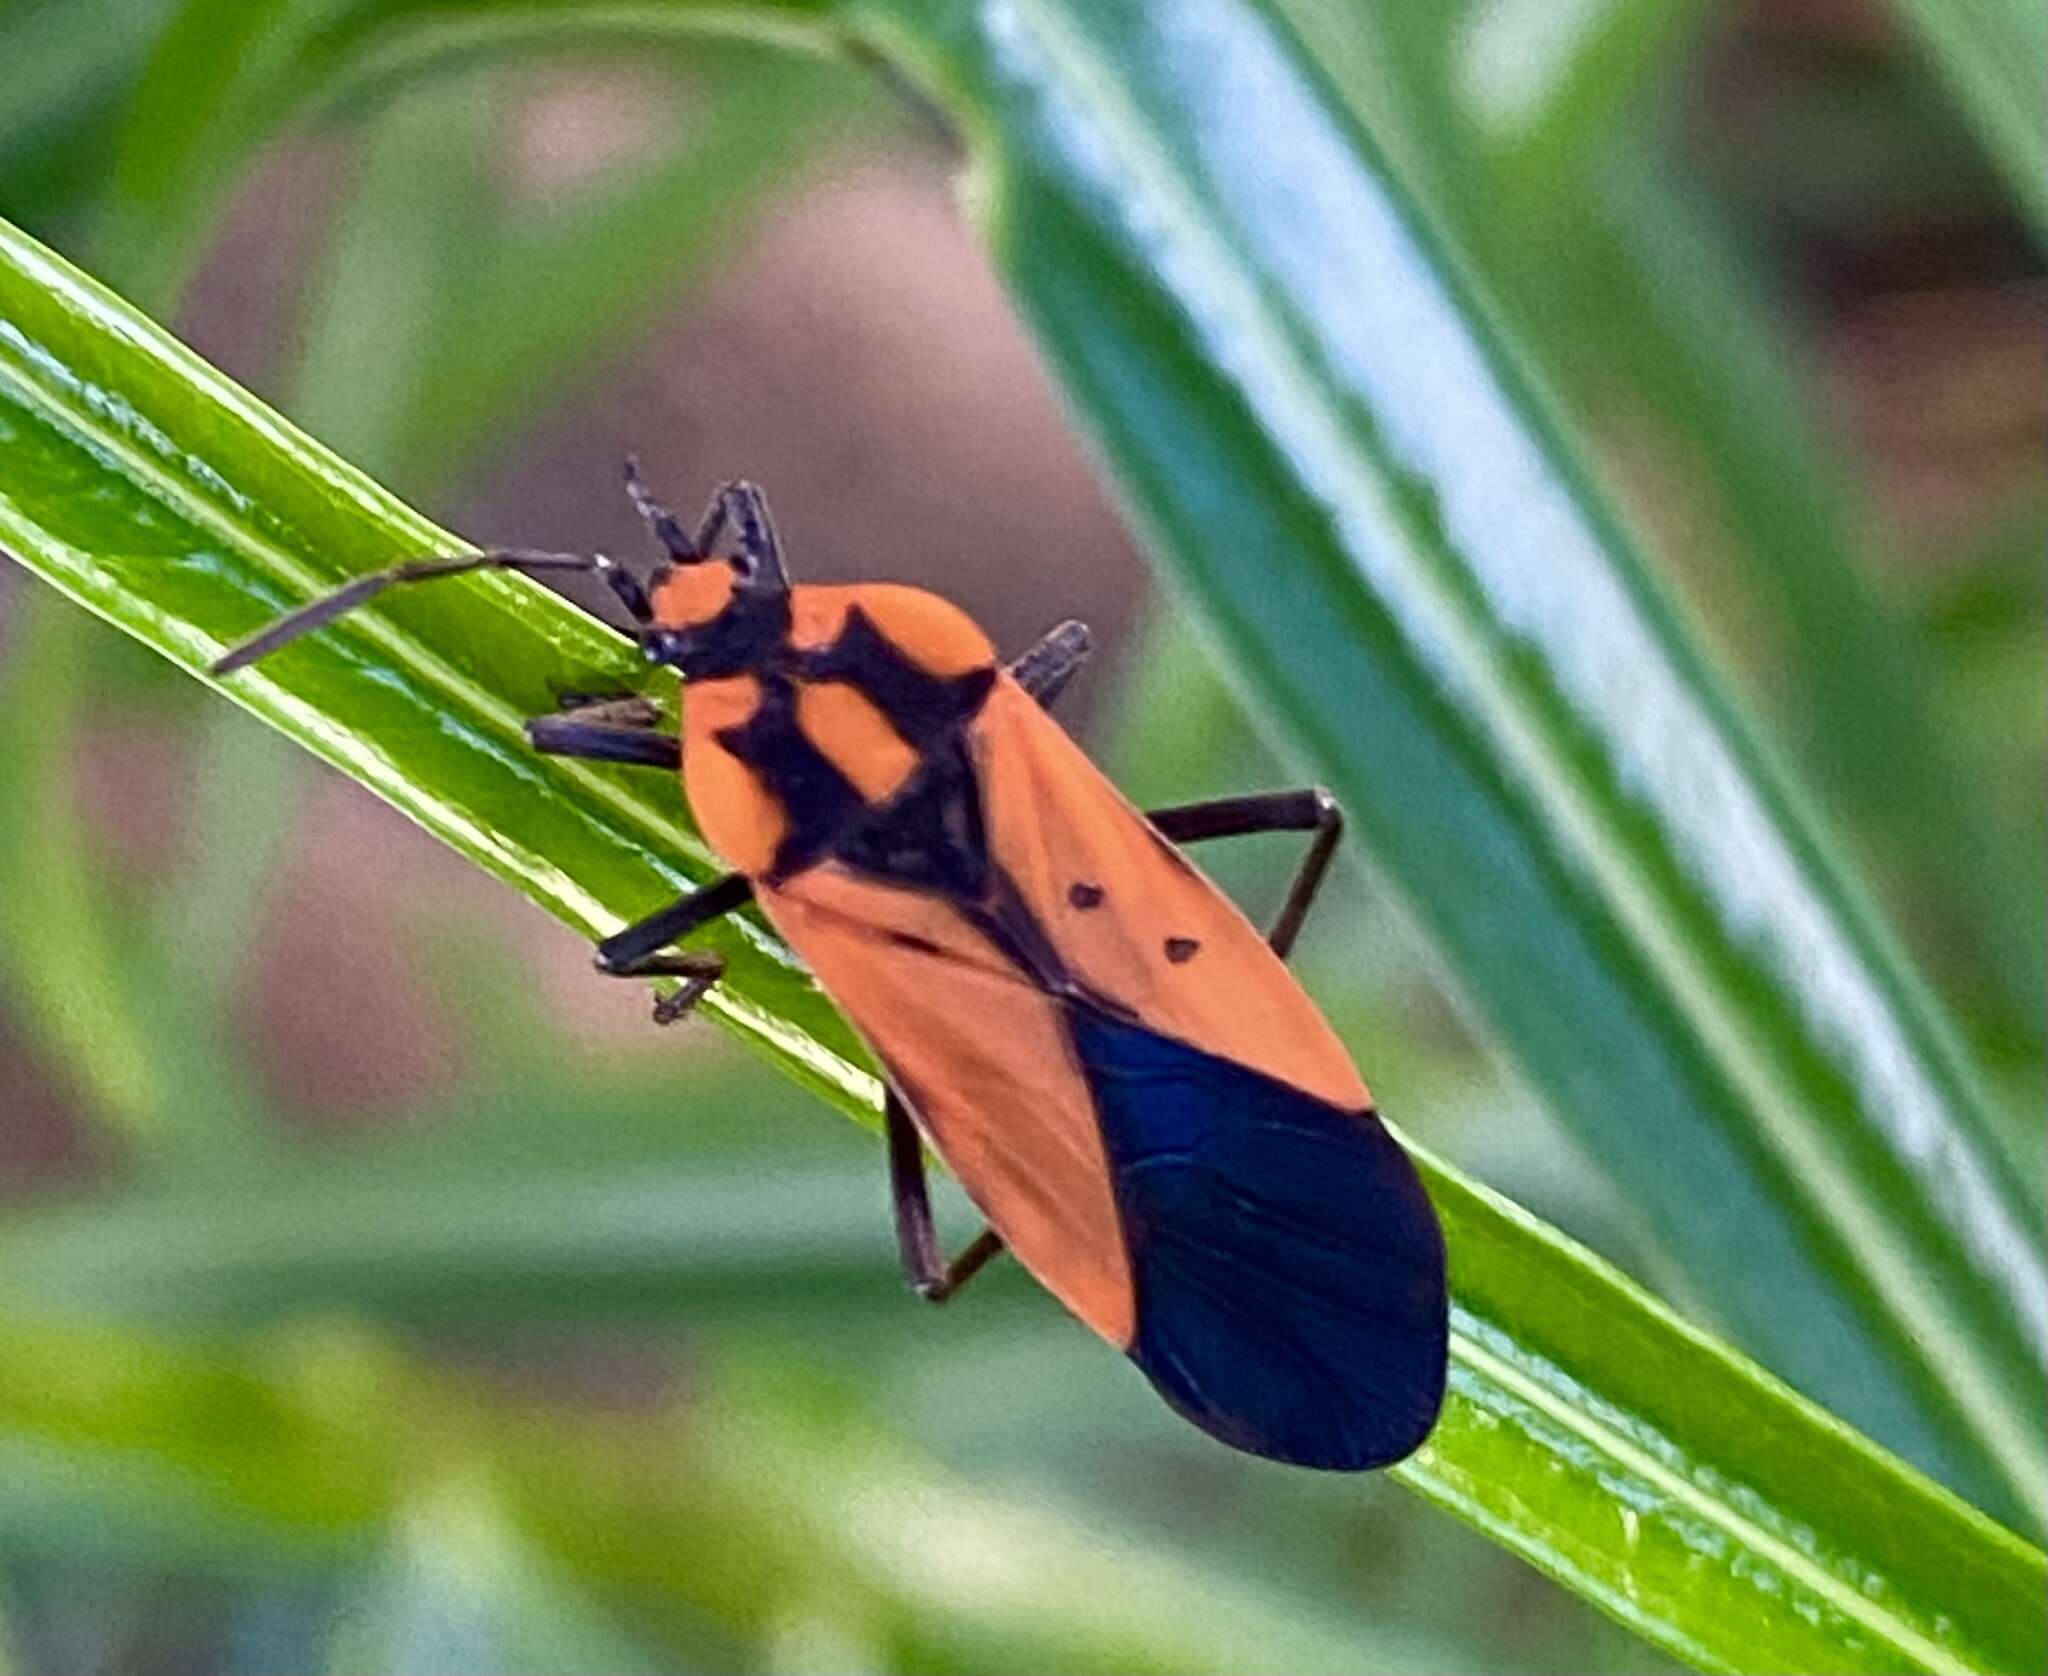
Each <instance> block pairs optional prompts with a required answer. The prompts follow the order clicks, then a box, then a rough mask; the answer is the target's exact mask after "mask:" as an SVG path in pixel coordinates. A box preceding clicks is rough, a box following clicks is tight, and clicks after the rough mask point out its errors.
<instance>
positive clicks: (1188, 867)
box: [971, 675, 1372, 1111]
mask: <svg viewBox="0 0 2048 1676" xmlns="http://www.w3.org/2000/svg"><path fill="white" fill-rule="evenodd" d="M971 738H972V740H973V744H974V754H975V766H976V768H977V770H978V771H979V773H980V775H981V784H982V797H983V801H984V804H985V809H986V815H987V826H988V834H989V848H990V851H991V853H992V854H993V856H994V858H995V860H996V861H997V862H998V863H999V864H1000V865H1001V866H1002V868H1003V869H1004V870H1005V871H1006V872H1007V873H1008V874H1009V875H1010V878H1011V879H1012V881H1014V882H1015V884H1016V885H1017V887H1018V888H1019V889H1020V890H1021V891H1022V892H1023V894H1024V898H1025V901H1026V902H1027V903H1028V904H1029V905H1030V907H1031V910H1032V912H1033V914H1035V915H1036V916H1037V918H1038V922H1039V924H1040V925H1042V926H1043V927H1044V928H1045V930H1046V932H1047V933H1048V935H1049V936H1050V937H1051V938H1052V941H1053V944H1054V945H1055V947H1057V948H1058V950H1059V952H1060V955H1061V958H1062V959H1063V960H1065V961H1066V963H1067V965H1068V966H1069V968H1070V969H1071V970H1072V971H1073V972H1074V974H1075V975H1076V976H1077V977H1080V978H1082V979H1084V980H1085V981H1086V982H1087V983H1088V984H1089V985H1090V987H1092V988H1094V989H1095V990H1097V991H1099V992H1101V993H1102V994H1104V995H1107V996H1109V997H1111V998H1112V999H1113V1000H1116V1001H1120V1002H1122V1003H1123V1005H1124V1006H1126V1007H1128V1008H1129V1009H1130V1010H1131V1011H1132V1012H1133V1013H1135V1014H1136V1015H1137V1017H1138V1020H1139V1021H1140V1022H1141V1023H1143V1024H1144V1025H1145V1026H1146V1027H1147V1028H1148V1029H1151V1030H1155V1031H1157V1032H1159V1033H1160V1034H1161V1035H1163V1036H1170V1037H1173V1038H1175V1039H1176V1040H1178V1041H1183V1042H1190V1043H1193V1044H1194V1045H1195V1046H1196V1047H1199V1048H1202V1049H1204V1050H1205V1051H1207V1052H1209V1053H1213V1054H1216V1055H1218V1056H1219V1057H1221V1058H1225V1059H1234V1060H1236V1061H1237V1062H1238V1063H1239V1064H1240V1065H1246V1066H1249V1067H1251V1068H1252V1069H1253V1070H1257V1071H1263V1072H1265V1074H1266V1075H1268V1076H1270V1077H1274V1078H1277V1079H1278V1080H1279V1081H1281V1082H1284V1083H1290V1084H1292V1085H1293V1086H1294V1087H1296V1088H1299V1089H1302V1090H1305V1091H1306V1092H1307V1093H1310V1094H1313V1095H1315V1096H1316V1097H1317V1098H1318V1099H1321V1100H1326V1101H1328V1102H1329V1103H1330V1104H1331V1105H1334V1106H1338V1107H1341V1108H1343V1109H1344V1110H1346V1111H1363V1110H1364V1109H1365V1108H1366V1107H1368V1106H1370V1105H1371V1104H1372V1096H1371V1095H1370V1094H1369V1093H1367V1091H1366V1087H1365V1084H1364V1083H1363V1082H1362V1081H1361V1080H1360V1079H1359V1075H1358V1070H1357V1068H1356V1067H1355V1066H1354V1065H1353V1064H1352V1063H1351V1056H1350V1055H1349V1054H1348V1053H1347V1052H1345V1050H1344V1044H1343V1043H1342V1042H1340V1041H1338V1039H1337V1035H1336V1032H1335V1031H1333V1030H1332V1029H1331V1028H1330V1026H1329V1024H1328V1023H1327V1022H1325V1020H1324V1018H1323V1015H1322V1014H1321V1013H1319V1012H1317V1011H1316V1008H1315V1004H1314V1003H1313V1002H1311V1001H1310V1000H1309V998H1308V997H1307V996H1306V995H1305V994H1303V993H1302V989H1301V985H1300V984H1298V983H1296V982H1295V980H1294V976H1293V974H1292V973H1290V972H1289V971H1288V970H1287V968H1286V966H1285V965H1284V964H1283V963H1282V962H1281V960H1280V958H1279V956H1277V955H1275V954H1274V953H1273V951H1272V950H1271V949H1270V948H1268V947H1267V946H1266V939H1265V938H1264V937H1263V936H1261V935H1260V934H1259V932H1258V931H1257V930H1255V929H1254V928H1253V926H1252V924H1251V922H1250V921H1248V920H1247V919H1246V918H1245V917H1244V915H1243V914H1241V913H1240V912H1239V911H1238V909H1237V907H1236V905H1235V904H1234V903H1232V902H1231V900H1230V899H1229V898H1228V897H1227V896H1225V895H1224V894H1223V893H1222V892H1221V891H1220V890H1218V889H1217V888H1216V886H1215V885H1213V884H1211V883H1210V882H1209V881H1208V880H1207V879H1206V878H1204V877H1203V876H1202V874H1201V873H1199V872H1197V871H1196V870H1195V868H1194V866H1193V865H1192V864H1191V863H1190V862H1189V861H1188V860H1187V858H1186V857H1185V856H1183V855H1182V854H1181V853H1180V851H1179V850H1177V849H1175V848H1174V846H1173V845H1172V844H1170V843H1168V842H1167V840H1166V839H1164V838H1162V837H1161V836H1160V835H1159V833H1158V832H1157V831H1155V830H1154V829H1153V828H1152V826H1151V825H1150V824H1149V823H1148V822H1147V821H1146V819H1145V817H1144V816H1143V815H1141V814H1140V813H1139V812H1138V811H1137V810H1136V809H1134V808H1132V807H1131V805H1130V804H1129V803H1127V802H1126V801H1125V800H1124V797H1123V795H1122V793H1120V792H1119V791H1118V790H1117V789H1116V787H1115V786H1113V785H1111V784H1110V782H1109V780H1108V779H1107V778H1106V777H1105V776H1104V775H1103V773H1102V771H1101V770H1100V769H1099V768H1097V767H1096V766H1095V764H1094V763H1092V762H1090V761H1089V760H1088V758H1087V756H1086V755H1084V754H1083V752H1082V750H1081V748H1080V746H1078V745H1076V744H1075V743H1074V742H1073V740H1072V739H1070V738H1068V737H1067V734H1066V732H1065V731H1064V730H1063V729H1062V728H1061V727H1060V725H1059V724H1058V723H1057V722H1055V721H1054V720H1053V719H1052V718H1051V717H1050V716H1048V715H1047V714H1046V713H1045V712H1044V711H1043V710H1042V709H1041V708H1040V707H1039V705H1038V703H1037V702H1036V701H1035V700H1034V699H1033V698H1032V697H1031V696H1030V695H1029V694H1028V693H1026V692H1025V691H1024V690H1023V688H1021V687H1019V686H1018V685H1017V683H1016V682H1015V681H1013V680H1011V679H1010V678H1009V677H1008V676H1007V675H1005V676H1003V677H1001V678H1000V679H998V681H997V682H996V684H995V687H994V688H993V690H992V691H991V692H990V693H989V697H988V703H987V705H986V706H985V707H984V708H983V710H982V712H981V714H980V715H979V716H978V717H976V719H975V721H974V724H973V728H972V730H971Z"/></svg>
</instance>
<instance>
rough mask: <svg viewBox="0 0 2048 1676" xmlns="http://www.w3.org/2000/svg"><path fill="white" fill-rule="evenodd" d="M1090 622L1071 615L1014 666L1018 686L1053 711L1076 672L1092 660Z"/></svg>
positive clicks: (1045, 707) (1013, 671)
mask: <svg viewBox="0 0 2048 1676" xmlns="http://www.w3.org/2000/svg"><path fill="white" fill-rule="evenodd" d="M1088 644H1089V641H1088V625H1087V624H1086V623H1080V622H1075V621H1073V620H1072V619H1071V618H1070V619H1068V620H1067V621H1066V622H1064V623H1062V624H1060V626H1059V627H1058V628H1056V629H1054V630H1053V631H1052V632H1051V633H1050V634H1048V635H1046V636H1045V638H1044V639H1043V640H1041V641H1039V642H1038V644H1037V645H1035V646H1033V647H1032V648H1031V649H1030V650H1029V651H1027V652H1025V653H1024V654H1023V655H1022V656H1021V657H1019V658H1018V659H1017V661H1016V662H1015V663H1013V664H1011V665H1010V674H1011V675H1012V676H1013V677H1015V679H1016V682H1017V685H1018V686H1020V687H1022V688H1023V689H1024V690H1025V691H1026V692H1028V693H1029V694H1030V695H1031V696H1032V697H1033V698H1035V699H1037V700H1038V702H1039V705H1040V706H1041V707H1042V708H1043V709H1047V710H1050V709H1051V708H1052V707H1053V703H1054V701H1055V700H1056V699H1057V698H1058V697H1059V696H1060V692H1061V690H1062V689H1063V688H1065V686H1066V684H1067V683H1068V682H1069V681H1071V680H1072V679H1073V678H1074V671H1075V670H1077V669H1079V668H1080V667H1081V665H1082V664H1084V663H1085V662H1087V661H1088Z"/></svg>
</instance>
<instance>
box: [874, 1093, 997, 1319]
mask: <svg viewBox="0 0 2048 1676" xmlns="http://www.w3.org/2000/svg"><path fill="white" fill-rule="evenodd" d="M882 1115H883V1120H884V1122H885V1123H886V1124H887V1126H888V1131H889V1197H890V1200H891V1202H892V1203H893V1204H894V1205H895V1207H896V1244H897V1246H898V1248H899V1249H900V1250H901V1251H902V1253H903V1278H904V1279H905V1280H907V1281H909V1282H910V1286H911V1290H913V1291H914V1292H916V1293H917V1295H918V1296H919V1297H921V1298H923V1299H924V1300H925V1301H926V1302H927V1303H934V1304H942V1303H944V1302H945V1301H946V1300H947V1299H948V1298H950V1297H952V1296H953V1294H954V1293H956V1292H958V1291H959V1290H960V1288H961V1287H963V1286H965V1285H966V1284H967V1283H968V1282H969V1281H970V1280H972V1279H973V1278H974V1277H975V1276H976V1275H977V1274H979V1273H980V1272H981V1268H982V1265H983V1264H985V1263H986V1262H987V1261H988V1260H989V1259H990V1258H991V1257H993V1256H994V1255H995V1254H996V1253H997V1252H998V1251H1000V1250H1002V1249H1003V1242H1002V1240H1001V1239H1000V1238H999V1237H998V1236H997V1234H996V1231H995V1230H994V1229H993V1228H984V1229H982V1231H981V1233H980V1235H979V1237H977V1238H976V1239H975V1240H974V1241H973V1242H972V1243H971V1244H970V1245H969V1246H968V1247H967V1249H966V1250H964V1251H963V1252H961V1253H960V1255H959V1256H958V1257H955V1258H954V1259H953V1261H952V1262H951V1263H946V1262H944V1261H942V1260H941V1259H940V1257H939V1236H938V1233H937V1231H936V1230H935V1229H934V1228H933V1226H932V1200H931V1193H930V1192H929V1190H928V1189H927V1187H926V1185H925V1178H924V1141H923V1139H922V1138H921V1137H920V1136H919V1134H918V1132H917V1125H916V1124H915V1123H913V1122H912V1121H911V1118H910V1113H909V1112H908V1111H907V1110H906V1109H905V1108H904V1105H903V1102H902V1101H901V1100H899V1099H898V1098H897V1097H896V1090H895V1089H893V1088H892V1089H890V1090H889V1091H888V1093H887V1095H886V1097H885V1098H884V1100H883V1103H882Z"/></svg>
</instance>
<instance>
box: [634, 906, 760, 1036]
mask: <svg viewBox="0 0 2048 1676" xmlns="http://www.w3.org/2000/svg"><path fill="white" fill-rule="evenodd" d="M753 894H754V887H753V885H752V884H751V883H750V882H749V881H748V879H747V877H746V875H745V874H743V873H728V874H726V876H725V877H724V878H722V879H717V880H714V881H713V882H712V883H710V884H708V885H705V886H704V887H703V888H702V889H701V890H693V891H691V892H690V894H689V895H687V896H683V897H678V898H677V899H676V900H675V901H673V902H671V903H670V904H669V905H668V906H667V907H666V908H663V909H661V910H660V911H658V912H656V913H652V914H649V915H648V916H647V917H646V918H645V919H642V920H635V921H634V922H633V923H632V924H631V925H629V926H627V927H626V928H625V929H624V930H623V931H616V932H614V933H613V934H612V935H611V936H609V937H607V938H605V940H604V941H603V942H601V943H599V944H598V945H597V956H596V960H597V969H598V970H599V971H600V972H602V973H604V974H605V975H606V976H607V977H613V978H681V979H683V980H684V981H683V987H682V988H681V989H679V990H677V991H676V992H675V994H673V995H667V996H663V997H662V999H661V1000H659V1001H657V1002H656V1003H655V1004H654V1022H655V1023H656V1024H673V1023H674V1022H675V1021H676V1020H677V1019H679V1018H681V1017H682V1016H683V1014H684V1013H686V1012H688V1011H689V1010H690V1009H691V1008H692V1007H694V1006H695V1005H696V1004H697V1003H698V1002H699V1001H701V1000H702V999H703V998H704V993H705V991H707V990H708V989H710V987H711V986H712V985H713V984H715V983H716V982H717V981H718V980H719V978H720V977H722V976H723V975H724V973H725V960H724V957H723V956H721V955H718V954H715V953H713V952H711V951H710V950H708V949H705V950H697V951H693V952H691V953H686V954H670V953H664V952H663V951H664V950H666V949H667V947H668V945H669V944H671V943H673V942H674V941H675V940H676V939H677V938H679V937H685V936H687V935H689V933H690V932H692V931H694V930H696V929H697V927H698V926H700V925H707V924H709V923H710V922H711V921H712V920H715V919H717V918H718V917H719V916H720V915H722V914H729V913H731V912H732V911H733V909H735V908H737V907H739V906H740V905H741V904H743V903H745V902H747V901H748V900H750V899H751V898H752V896H753Z"/></svg>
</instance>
